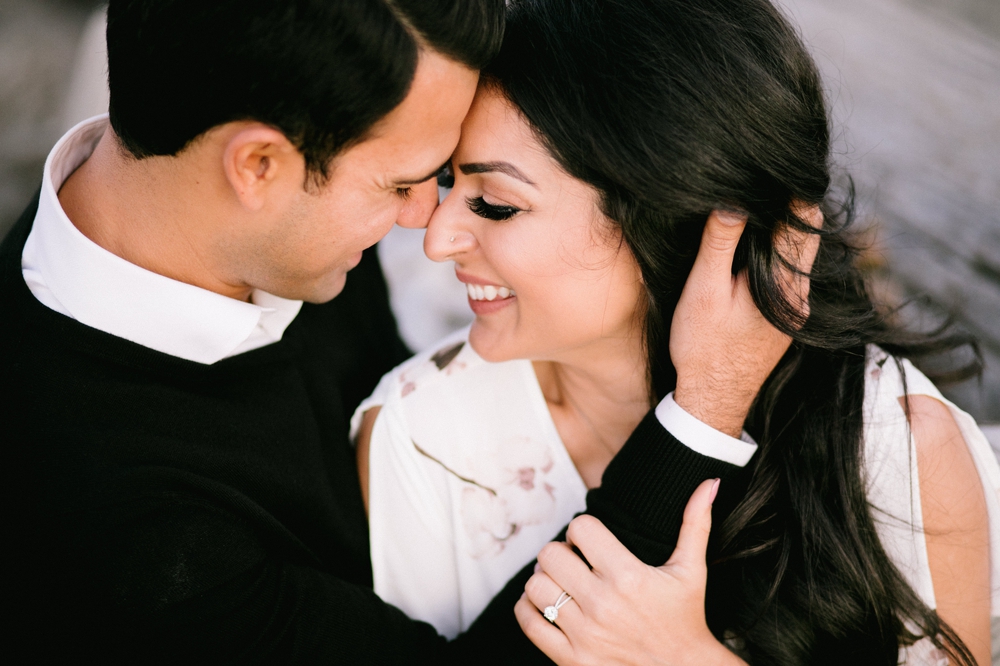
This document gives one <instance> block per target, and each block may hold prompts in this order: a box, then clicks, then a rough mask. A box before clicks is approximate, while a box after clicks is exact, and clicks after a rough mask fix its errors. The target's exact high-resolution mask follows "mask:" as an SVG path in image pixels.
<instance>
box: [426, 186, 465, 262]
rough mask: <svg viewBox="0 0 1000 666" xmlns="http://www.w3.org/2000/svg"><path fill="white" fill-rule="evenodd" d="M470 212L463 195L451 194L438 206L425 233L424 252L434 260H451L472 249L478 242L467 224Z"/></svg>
mask: <svg viewBox="0 0 1000 666" xmlns="http://www.w3.org/2000/svg"><path fill="white" fill-rule="evenodd" d="M463 213H468V211H467V210H466V209H465V207H464V206H463V205H462V201H461V197H457V196H455V195H452V196H449V197H448V198H446V199H445V200H444V201H442V202H441V205H440V206H438V207H437V210H435V211H434V214H433V215H432V216H431V221H430V223H429V224H428V225H427V233H426V234H425V235H424V254H426V255H427V256H428V257H430V258H431V259H433V260H434V261H450V260H452V259H454V258H455V257H456V256H457V255H459V254H462V253H463V252H468V251H469V250H471V249H472V248H473V247H474V246H475V243H476V238H475V235H474V234H473V233H472V229H470V228H469V226H468V224H466V221H465V219H466V215H463Z"/></svg>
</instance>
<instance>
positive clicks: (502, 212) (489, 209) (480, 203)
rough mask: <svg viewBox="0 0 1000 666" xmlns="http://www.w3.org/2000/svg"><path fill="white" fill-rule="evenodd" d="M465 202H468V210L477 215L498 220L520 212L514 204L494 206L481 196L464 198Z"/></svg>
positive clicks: (506, 218)
mask: <svg viewBox="0 0 1000 666" xmlns="http://www.w3.org/2000/svg"><path fill="white" fill-rule="evenodd" d="M465 203H466V204H468V206H469V210H471V211H472V212H473V213H475V214H476V215H478V216H479V217H484V218H486V219H487V220H496V221H498V222H499V221H502V220H509V219H510V218H512V217H514V216H515V215H517V214H518V213H520V212H521V209H520V208H515V207H514V206H494V205H492V204H488V203H486V201H485V200H484V199H483V198H482V197H469V198H468V199H466V200H465Z"/></svg>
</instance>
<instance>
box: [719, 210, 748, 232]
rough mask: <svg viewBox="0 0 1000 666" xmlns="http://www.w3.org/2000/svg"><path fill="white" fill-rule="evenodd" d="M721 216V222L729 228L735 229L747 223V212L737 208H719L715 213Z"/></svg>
mask: <svg viewBox="0 0 1000 666" xmlns="http://www.w3.org/2000/svg"><path fill="white" fill-rule="evenodd" d="M715 212H716V213H717V214H718V216H719V222H722V223H723V224H725V225H726V226H728V227H735V226H739V225H741V224H743V223H744V222H746V221H747V213H746V211H743V210H739V209H736V208H718V209H716V211H715Z"/></svg>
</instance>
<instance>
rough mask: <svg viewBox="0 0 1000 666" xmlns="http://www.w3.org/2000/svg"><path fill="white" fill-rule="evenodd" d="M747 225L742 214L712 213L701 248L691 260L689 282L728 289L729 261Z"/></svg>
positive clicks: (730, 278)
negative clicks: (723, 285)
mask: <svg viewBox="0 0 1000 666" xmlns="http://www.w3.org/2000/svg"><path fill="white" fill-rule="evenodd" d="M746 225H747V216H746V214H744V213H735V212H732V211H723V210H714V211H712V213H711V214H710V215H709V216H708V222H707V223H706V224H705V231H704V232H702V235H701V246H700V247H699V249H698V256H697V257H696V258H695V260H694V267H693V268H692V269H691V277H690V278H688V280H689V281H692V278H693V279H694V282H695V284H699V283H701V284H704V283H708V284H713V285H721V284H725V285H729V283H730V280H732V277H733V258H734V257H735V256H736V247H737V246H738V245H739V244H740V238H741V237H742V236H743V230H744V229H745V228H746Z"/></svg>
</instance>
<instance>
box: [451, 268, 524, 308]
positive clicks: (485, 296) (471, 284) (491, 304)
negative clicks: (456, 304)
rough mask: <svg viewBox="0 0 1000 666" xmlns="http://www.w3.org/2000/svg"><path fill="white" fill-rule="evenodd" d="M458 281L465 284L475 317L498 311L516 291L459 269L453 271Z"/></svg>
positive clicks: (511, 300)
mask: <svg viewBox="0 0 1000 666" xmlns="http://www.w3.org/2000/svg"><path fill="white" fill-rule="evenodd" d="M455 275H456V277H458V281H459V282H462V283H464V284H465V287H466V289H467V290H468V292H469V307H470V308H472V311H473V312H474V313H476V316H477V317H481V316H483V315H488V314H493V313H494V312H499V311H500V310H502V309H504V308H505V307H507V306H508V305H510V304H511V303H513V302H514V300H515V299H516V298H517V292H515V291H514V290H513V289H511V288H510V287H505V286H503V285H500V284H497V283H495V282H491V281H489V280H485V279H483V278H479V277H475V276H473V275H469V274H467V273H463V272H462V271H460V270H456V271H455Z"/></svg>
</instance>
